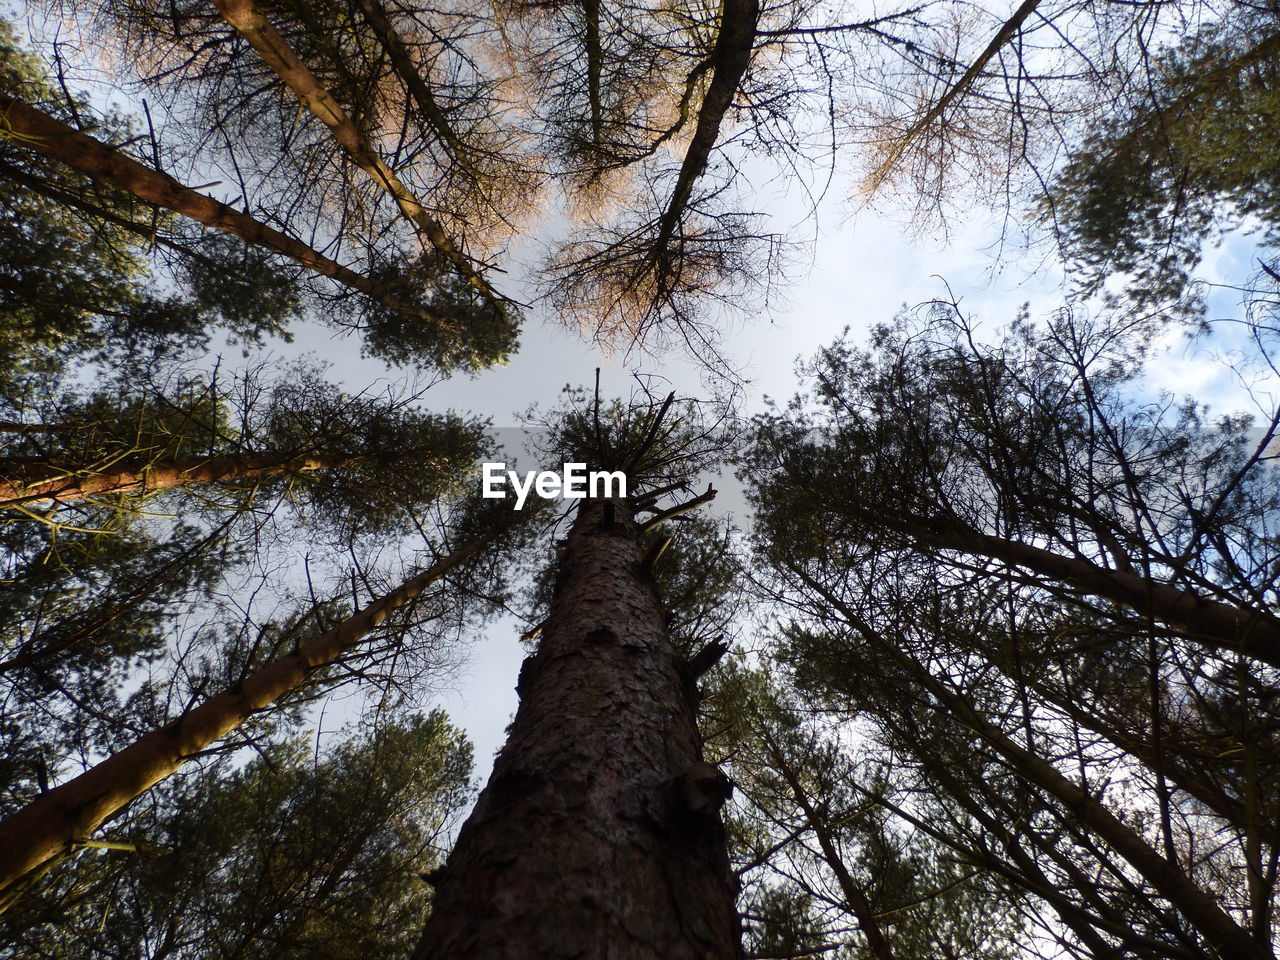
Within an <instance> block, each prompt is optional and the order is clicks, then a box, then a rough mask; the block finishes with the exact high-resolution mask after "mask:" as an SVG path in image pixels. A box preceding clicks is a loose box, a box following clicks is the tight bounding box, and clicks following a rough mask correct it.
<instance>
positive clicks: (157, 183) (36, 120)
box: [0, 93, 457, 337]
mask: <svg viewBox="0 0 1280 960" xmlns="http://www.w3.org/2000/svg"><path fill="white" fill-rule="evenodd" d="M0 134H7V135H8V139H9V141H10V142H12V143H17V144H18V145H20V146H22V147H25V148H26V149H28V150H31V151H32V152H34V153H39V154H42V155H43V156H46V157H49V158H51V159H53V160H57V161H59V162H60V163H65V164H66V165H67V166H69V167H71V168H73V169H75V170H79V171H80V172H81V173H83V174H85V175H87V176H88V177H90V178H91V179H93V180H95V181H97V182H99V183H105V184H107V185H108V186H112V187H115V188H116V189H117V190H123V191H125V192H126V193H131V194H133V195H134V196H135V197H138V198H139V199H141V200H145V201H146V202H147V203H150V204H152V205H153V206H157V207H162V208H163V209H165V210H172V211H173V212H174V213H178V214H181V215H182V216H184V217H188V218H190V219H192V220H195V221H196V222H197V223H201V224H204V225H205V226H206V227H213V228H215V229H217V230H222V231H225V232H226V233H230V234H234V235H235V236H237V237H239V238H240V239H241V240H245V241H247V242H249V243H252V244H256V245H258V246H261V247H265V248H267V249H268V250H273V251H274V252H276V253H279V254H282V255H283V256H286V257H288V258H289V259H290V260H293V261H295V262H296V263H300V264H302V265H303V266H304V267H306V268H308V269H309V270H313V271H314V272H316V273H320V274H323V275H324V276H326V277H330V278H332V279H333V280H336V281H337V282H338V283H340V284H342V285H343V286H345V287H349V288H351V289H352V290H358V291H360V292H361V293H363V294H365V295H366V296H368V297H369V298H371V299H373V300H375V301H377V302H378V303H380V304H382V305H383V306H384V307H386V308H387V309H389V310H394V311H395V312H396V313H401V314H404V315H405V316H410V317H413V318H415V319H417V320H421V321H423V322H424V323H426V324H428V325H429V326H433V327H437V328H439V329H440V330H441V331H443V332H444V333H446V334H448V335H450V336H455V337H456V336H457V328H456V327H455V326H454V325H453V324H451V323H448V322H446V321H445V320H443V319H442V318H440V317H438V316H435V315H434V314H432V313H430V312H428V311H426V310H424V309H422V308H421V307H417V306H414V305H412V304H407V303H403V302H401V301H400V300H397V299H396V298H395V297H393V296H391V295H390V294H388V293H387V292H386V291H385V290H383V289H382V287H381V286H380V285H379V284H378V283H376V282H374V281H373V280H372V279H370V278H369V277H367V276H365V275H364V274H361V273H356V272H355V271H354V270H351V269H350V268H348V267H344V266H343V265H342V264H340V263H338V262H337V261H335V260H331V259H330V258H329V257H326V256H325V255H324V254H322V253H320V252H319V251H317V250H313V249H312V248H311V247H309V246H307V245H306V244H305V243H303V242H302V241H300V240H297V239H295V238H293V237H291V236H288V235H287V234H284V233H281V232H280V231H279V230H275V229H273V228H272V227H269V226H267V225H266V224H265V223H262V222H261V221H259V220H256V219H254V218H253V217H251V216H249V214H247V213H241V212H240V211H239V210H236V209H234V208H232V207H229V206H227V205H226V204H225V203H222V202H220V201H218V200H215V199H213V197H207V196H205V195H204V194H203V193H200V192H198V191H196V190H192V189H191V188H190V187H186V186H183V185H182V184H181V183H179V182H178V181H177V180H175V179H173V177H171V176H169V175H168V174H167V173H161V172H160V171H159V170H153V169H152V168H151V167H148V166H145V165H144V164H141V163H139V162H138V161H137V160H134V159H133V158H132V157H129V156H126V155H125V154H123V153H121V152H120V151H119V150H114V149H112V148H111V147H109V146H107V145H106V144H105V143H103V142H102V141H100V140H95V139H94V138H93V137H90V136H88V135H86V134H83V133H80V132H79V131H77V130H73V129H72V128H71V127H69V126H67V125H66V124H65V123H63V122H62V121H61V120H58V119H57V118H56V117H51V116H49V115H48V114H46V113H42V112H40V111H39V110H37V109H35V108H34V107H32V106H31V105H30V104H27V103H24V102H23V101H21V100H18V99H15V98H13V97H10V96H8V95H6V94H4V93H0Z"/></svg>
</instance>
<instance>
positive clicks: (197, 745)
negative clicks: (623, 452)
mask: <svg viewBox="0 0 1280 960" xmlns="http://www.w3.org/2000/svg"><path fill="white" fill-rule="evenodd" d="M477 522H478V523H479V526H478V527H477V526H475V525H476V524H477ZM453 525H454V528H455V529H452V530H446V531H445V532H444V533H445V536H446V537H449V536H457V535H458V534H459V533H464V534H465V533H466V532H467V531H468V527H470V532H471V534H472V536H471V539H469V540H467V541H466V542H464V543H461V544H458V545H456V546H448V545H445V546H444V551H445V552H443V553H442V555H440V556H439V557H438V558H437V559H436V560H435V562H434V563H432V564H431V565H430V566H428V567H427V568H426V569H424V570H422V571H421V572H419V573H417V574H416V575H414V576H412V577H410V578H409V579H407V580H405V582H404V583H402V584H400V585H399V586H397V587H395V588H394V589H391V590H388V591H387V592H386V593H384V594H382V595H381V596H377V597H375V598H374V599H373V601H372V602H370V603H368V604H366V605H364V606H363V607H362V608H361V609H359V610H356V611H354V612H353V613H350V614H349V615H345V616H344V615H343V613H344V611H342V609H341V607H336V608H335V604H333V603H331V604H329V605H328V609H326V608H325V606H324V605H316V606H315V607H314V608H312V609H311V610H308V611H306V613H305V614H304V615H303V616H301V617H299V618H297V622H296V623H294V624H292V625H288V624H286V625H285V626H286V627H291V629H285V630H282V631H280V635H278V636H276V637H275V638H273V639H274V641H275V642H274V644H270V645H267V646H266V648H265V649H264V648H263V647H262V645H261V643H260V642H259V643H255V644H254V647H253V649H252V651H251V658H250V659H249V661H248V662H247V663H245V664H243V665H240V667H239V669H238V671H237V674H238V675H236V676H235V678H234V681H233V682H231V683H230V684H229V685H228V686H226V687H225V688H224V689H223V690H221V691H220V692H218V693H216V694H214V695H212V696H209V697H208V698H207V699H204V700H203V701H202V702H199V701H198V702H193V703H190V704H188V705H187V706H186V707H185V709H183V710H182V711H181V712H180V713H179V715H178V716H177V717H175V718H174V719H172V720H170V721H169V722H167V723H165V724H163V725H162V726H160V727H158V728H156V729H153V730H150V731H148V732H146V733H144V734H142V735H141V736H140V737H138V738H137V739H136V740H134V741H133V742H131V743H128V744H127V745H126V746H124V747H123V748H122V749H119V750H118V751H117V752H115V753H113V754H112V755H111V756H109V757H107V758H106V759H103V760H101V761H100V762H98V763H96V764H94V765H93V766H91V767H89V768H88V769H87V770H85V771H84V772H83V773H80V774H79V775H77V776H75V777H73V778H71V779H70V780H68V781H67V782H65V783H62V784H60V785H58V786H56V787H52V788H50V789H45V790H43V791H42V792H41V793H40V794H39V795H38V796H36V797H35V798H34V799H32V800H31V801H30V802H29V803H27V804H26V805H25V806H24V807H23V808H22V809H20V810H18V811H15V812H13V813H11V814H9V815H8V816H7V817H5V819H4V820H3V821H0V837H3V838H4V844H3V854H0V893H3V894H4V895H5V896H6V898H7V899H8V900H9V901H12V899H13V897H14V896H16V895H17V894H19V893H21V892H22V890H23V889H24V888H25V887H26V886H27V885H29V884H30V883H31V882H32V881H33V880H34V879H37V878H38V877H39V876H40V874H41V873H42V872H44V871H45V870H47V869H48V868H49V866H50V865H52V864H54V863H56V862H57V861H58V860H60V859H61V858H63V857H65V856H67V855H68V854H70V853H71V852H73V851H74V850H76V849H77V848H78V847H79V846H81V845H83V844H84V843H85V841H87V840H88V838H89V837H90V835H91V834H92V833H93V832H94V831H95V830H97V829H98V828H99V827H100V826H102V825H103V824H104V823H105V822H107V821H108V820H110V819H112V818H114V817H115V816H116V815H118V814H119V813H120V812H121V811H122V810H124V809H126V808H127V807H128V806H129V805H130V804H132V803H133V802H134V801H135V800H136V799H137V798H138V797H139V796H141V795H142V794H144V793H145V792H146V791H147V790H149V789H150V788H151V787H152V786H154V785H155V784H156V783H158V782H160V781H161V780H163V779H165V778H166V777H169V776H172V775H173V774H174V773H175V772H177V771H178V770H179V769H180V768H181V766H182V765H183V764H184V763H186V762H188V761H189V760H191V759H192V758H193V757H195V756H197V755H199V754H201V753H203V752H204V751H205V750H207V749H208V748H210V747H211V746H212V745H214V744H215V743H216V742H217V741H219V740H221V739H222V738H224V737H226V736H227V735H228V734H230V733H233V732H235V731H237V730H238V729H239V728H240V727H241V726H242V725H244V724H245V723H247V722H248V721H249V720H250V719H251V718H252V717H253V715H254V714H257V713H260V712H262V711H264V710H265V709H266V708H268V707H270V706H272V705H273V704H274V703H275V702H276V701H277V700H280V699H282V698H285V697H289V696H297V695H298V694H299V693H306V692H309V691H308V687H309V686H311V687H314V685H315V684H316V683H317V681H318V680H321V679H322V678H323V677H324V676H325V675H326V673H332V672H333V668H334V667H335V665H338V664H340V663H341V662H342V660H343V658H344V657H345V656H348V655H350V654H352V653H353V651H354V652H355V653H356V654H358V653H359V652H360V651H359V647H360V646H366V647H367V646H369V644H370V641H369V639H367V638H369V636H370V635H371V634H372V635H374V636H377V635H379V634H382V635H384V636H385V635H386V634H387V633H388V632H391V631H392V630H393V629H394V633H392V635H393V636H394V635H403V631H404V630H405V629H406V628H407V627H411V626H413V625H415V624H420V623H422V622H425V623H427V624H430V623H431V621H432V620H434V619H437V618H440V617H441V613H440V611H439V610H438V609H433V608H434V607H435V606H436V605H437V604H441V603H442V604H444V606H445V608H446V609H447V608H448V606H449V605H450V604H453V603H458V604H463V603H465V596H450V594H449V593H448V592H446V593H443V594H437V595H431V596H428V597H423V598H422V599H419V598H420V595H422V594H423V593H424V592H425V591H427V590H428V588H429V587H432V586H433V585H434V584H436V583H437V582H438V581H440V580H441V579H442V578H444V577H445V576H446V575H447V574H452V573H453V572H454V571H455V570H456V569H458V568H462V567H464V566H465V565H467V564H468V563H471V562H473V561H475V560H476V559H477V558H482V557H483V555H484V552H485V548H486V547H490V546H492V545H493V544H495V543H496V542H497V540H498V538H499V536H500V534H501V532H502V526H499V525H496V524H495V523H494V521H493V520H492V518H490V519H489V520H488V522H487V523H486V522H484V519H483V518H479V520H477V519H476V518H468V517H466V516H463V517H461V518H456V519H455V520H454V524H453ZM488 560H489V561H490V562H492V560H493V556H492V555H490V556H489V557H488ZM406 605H407V609H406V611H405V612H404V613H402V614H400V615H398V616H396V617H395V618H394V619H393V620H392V621H391V622H390V623H389V624H388V627H387V628H383V629H381V630H380V629H379V628H382V626H383V624H384V623H386V622H387V621H388V619H389V618H390V617H391V616H392V614H393V613H394V612H395V611H397V610H399V609H400V608H401V607H405V606H406ZM317 623H319V624H324V625H325V626H327V629H324V630H322V631H321V632H318V633H314V634H312V635H309V636H308V634H307V632H306V631H307V630H308V629H309V628H310V629H314V628H315V625H316V624H317ZM443 629H444V630H446V631H447V629H448V621H447V620H446V622H445V624H444V627H443ZM263 639H267V638H262V637H260V638H259V641H261V640H263ZM273 646H274V647H275V649H274V650H273V649H272V647H273ZM232 669H235V667H234V666H233V667H232Z"/></svg>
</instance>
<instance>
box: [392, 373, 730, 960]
mask: <svg viewBox="0 0 1280 960" xmlns="http://www.w3.org/2000/svg"><path fill="white" fill-rule="evenodd" d="M673 399H674V395H672V396H671V397H668V398H667V400H666V401H665V403H663V404H662V405H660V406H659V405H656V404H655V405H653V406H651V407H650V408H649V409H648V410H645V411H642V412H635V413H629V412H628V411H626V410H623V409H613V410H606V411H603V412H601V411H600V409H599V401H598V400H597V401H596V405H595V407H594V408H593V409H592V408H586V407H585V406H580V407H579V408H578V409H577V410H574V411H571V412H569V413H568V414H567V415H566V416H565V418H564V421H563V423H562V424H561V425H560V429H559V431H558V437H559V439H560V441H561V443H560V445H559V446H560V449H561V450H562V451H563V452H565V453H569V452H572V455H573V456H575V457H577V456H582V457H584V458H586V459H585V460H584V462H587V463H589V464H590V467H591V468H594V469H606V470H607V469H620V470H623V471H625V473H626V475H627V478H628V489H627V496H625V497H624V496H616V495H614V496H600V497H588V498H585V499H583V500H582V502H581V504H580V505H579V506H578V508H577V510H576V515H575V519H574V521H573V524H572V526H571V528H570V530H569V533H568V536H567V538H566V539H565V541H564V543H563V547H562V549H561V550H560V551H559V555H558V557H557V559H556V561H555V569H556V575H555V586H554V589H553V593H552V597H551V602H550V607H549V610H548V612H547V615H546V619H545V620H544V621H543V623H542V626H541V628H540V637H539V640H538V646H537V649H536V651H535V652H534V653H533V654H532V655H531V656H529V657H528V658H527V659H526V660H525V662H524V665H523V666H522V667H521V671H520V681H519V683H518V685H517V690H518V692H519V694H520V707H519V709H518V710H517V713H516V717H515V719H514V720H513V721H512V724H511V728H510V733H509V736H508V738H507V742H506V744H505V746H504V747H503V749H502V752H501V753H500V754H499V756H498V758H497V760H496V761H495V764H494V770H493V774H492V776H491V777H490V778H489V783H488V785H487V786H486V787H485V789H484V790H483V791H482V792H481V794H480V797H479V799H478V800H477V802H476V806H475V808H474V809H473V810H472V812H471V814H470V816H468V818H467V820H466V822H465V823H464V824H463V826H462V829H461V830H460V832H459V834H458V839H457V842H456V844H455V845H454V848H453V850H452V852H451V853H450V855H449V859H448V860H447V861H446V863H445V866H444V868H443V869H442V870H441V871H440V873H439V874H437V875H436V877H435V883H436V898H435V903H434V906H433V909H432V913H431V916H430V918H429V919H428V921H427V927H426V931H425V932H424V934H423V937H422V940H421V941H420V943H419V944H418V948H417V950H416V952H415V954H414V956H416V957H433V956H454V955H466V956H471V957H500V956H501V957H516V956H552V955H555V954H557V953H560V954H563V953H565V952H572V953H579V952H585V953H587V954H590V955H600V954H603V953H604V952H606V951H607V952H608V953H609V954H610V955H614V956H629V957H737V956H739V955H740V949H741V948H740V945H739V934H738V920H737V917H736V916H735V914H734V909H733V900H734V889H733V886H732V883H731V881H730V875H729V863H728V857H727V855H726V852H725V845H724V844H725V838H724V830H723V826H722V824H721V822H720V812H719V811H720V807H721V805H722V804H723V803H724V802H725V800H726V799H727V798H728V796H729V792H730V786H729V783H728V781H727V779H726V778H725V777H724V775H723V774H721V773H720V772H719V771H718V770H717V769H716V768H715V767H713V766H711V765H710V764H708V763H706V762H705V760H703V757H702V748H701V738H700V736H699V733H698V728H697V722H696V709H697V699H698V698H697V691H696V684H697V679H698V677H697V670H696V669H692V668H691V666H690V664H693V663H694V662H695V661H696V659H697V658H696V657H695V658H693V659H692V660H684V659H683V658H681V657H679V656H678V655H677V653H676V651H675V649H674V647H673V645H672V643H671V641H670V639H669V637H668V634H667V628H666V624H665V622H664V616H663V608H662V604H661V601H660V600H659V598H658V596H657V594H656V592H655V589H654V585H653V582H652V579H651V578H652V574H651V567H652V566H653V564H654V562H655V560H656V559H657V557H658V555H659V554H660V552H661V550H660V549H659V544H660V543H661V541H659V544H652V545H649V546H648V547H646V543H645V540H646V538H645V533H646V532H647V530H648V529H651V528H653V527H654V526H656V525H657V524H656V521H657V520H660V519H661V518H662V517H663V516H664V513H666V514H668V515H670V511H663V512H658V513H657V514H656V516H655V517H654V518H652V519H650V520H649V521H647V522H644V523H641V522H639V521H638V520H637V513H638V512H639V511H640V509H641V508H642V507H647V508H648V509H650V510H655V509H656V507H655V505H654V503H653V496H652V494H653V493H654V492H655V491H660V490H662V489H663V488H665V487H669V486H670V485H672V484H675V485H676V486H677V487H679V486H683V485H685V484H687V483H689V482H690V481H691V479H692V477H693V475H694V474H695V472H696V470H697V468H698V467H699V466H700V465H701V464H703V463H705V462H706V458H707V453H708V450H707V444H708V438H707V437H706V436H705V435H700V431H699V430H698V428H697V427H696V426H686V427H683V428H681V427H679V426H677V425H675V424H673V423H671V422H669V421H668V420H667V415H668V411H669V409H670V408H671V406H672V401H673ZM646 492H648V494H649V496H646ZM703 499H705V498H703ZM719 652H721V653H722V652H723V648H720V651H719ZM703 666H704V668H705V667H706V666H709V665H707V664H704V665H703ZM479 916H486V917H488V918H489V919H488V922H486V923H476V918H477V917H479Z"/></svg>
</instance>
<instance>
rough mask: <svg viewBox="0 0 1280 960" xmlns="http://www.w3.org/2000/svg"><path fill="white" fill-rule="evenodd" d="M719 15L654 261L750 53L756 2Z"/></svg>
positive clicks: (703, 164) (732, 5)
mask: <svg viewBox="0 0 1280 960" xmlns="http://www.w3.org/2000/svg"><path fill="white" fill-rule="evenodd" d="M723 11H724V12H723V14H722V15H721V17H720V32H719V33H718V34H717V35H716V43H715V46H714V47H713V48H712V50H711V57H710V63H711V65H712V71H711V82H710V83H709V84H708V85H707V92H706V95H705V96H704V97H703V98H702V105H701V107H699V109H698V122H697V124H696V126H695V127H694V131H693V136H692V137H691V138H690V140H689V147H688V149H687V150H686V151H685V154H684V160H682V161H681V163H680V172H679V174H677V176H676V183H675V186H674V187H673V188H672V190H671V199H670V200H669V201H668V202H667V209H666V210H665V211H664V213H663V214H662V218H661V219H660V220H659V221H658V238H657V240H656V241H655V242H654V249H655V251H656V256H657V258H658V259H664V258H665V257H666V247H667V244H669V243H670V242H671V238H672V237H673V236H674V235H675V232H676V226H677V224H679V222H680V219H681V218H682V217H683V216H684V211H685V208H686V207H687V206H688V205H689V197H690V196H692V194H693V185H694V183H696V182H697V180H698V178H699V177H701V176H702V174H703V173H704V172H705V171H706V169H707V161H708V160H709V159H710V157H711V150H712V148H713V147H715V145H716V140H717V139H718V138H719V136H720V125H721V124H722V123H723V122H724V118H725V115H726V114H727V113H728V112H729V107H730V106H731V105H732V103H733V98H734V96H735V95H736V94H737V92H738V87H739V85H740V84H741V83H742V78H743V76H744V75H745V74H746V72H747V67H748V66H749V65H750V64H751V53H752V51H753V50H754V49H755V40H756V24H757V22H758V21H759V19H760V3H759V0H724V6H723Z"/></svg>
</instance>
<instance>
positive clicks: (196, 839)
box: [0, 712, 472, 960]
mask: <svg viewBox="0 0 1280 960" xmlns="http://www.w3.org/2000/svg"><path fill="white" fill-rule="evenodd" d="M471 764H472V757H471V746H470V744H469V743H468V742H467V741H466V739H465V738H464V737H463V736H462V734H461V733H459V732H458V731H457V730H456V729H455V728H454V727H452V726H451V725H450V724H449V723H448V721H447V719H446V717H445V715H444V714H443V713H441V712H435V713H432V714H430V715H429V716H422V715H414V716H409V717H406V718H404V719H403V720H401V721H397V722H388V723H383V724H381V725H379V726H378V727H376V728H372V729H368V730H364V731H362V732H361V733H360V734H359V735H357V736H350V737H348V738H347V739H344V740H341V741H339V742H337V743H335V744H333V745H332V746H330V747H328V748H327V749H326V750H325V751H324V752H323V753H322V754H320V755H319V756H313V752H312V748H311V745H309V744H308V743H306V742H305V741H302V742H296V743H292V744H288V743H282V744H277V745H274V746H269V747H267V748H265V749H264V751H263V752H262V754H261V756H260V757H259V758H257V759H254V760H252V761H250V762H249V763H248V764H246V765H245V766H243V767H241V768H240V769H237V770H231V769H229V764H228V763H227V762H225V761H224V762H222V763H219V764H217V765H215V766H214V767H213V768H212V769H210V770H208V771H205V772H204V773H202V774H198V775H195V776H191V777H187V778H184V779H183V780H182V781H181V782H180V783H178V784H176V785H174V786H172V787H170V788H166V789H165V790H163V791H162V792H161V793H160V795H159V796H157V797H156V799H155V801H154V802H153V803H152V804H150V805H149V807H148V808H147V809H146V810H145V811H142V812H140V813H139V814H137V815H135V816H134V817H132V818H131V819H130V821H129V822H128V824H127V825H125V826H124V827H123V828H122V829H120V830H118V831H116V835H117V838H118V842H119V843H122V844H132V845H133V846H134V847H135V848H136V849H135V850H134V852H128V851H127V850H108V849H86V850H84V851H82V852H81V853H80V854H78V855H77V857H76V859H75V861H74V862H73V863H71V864H69V865H68V866H66V867H65V868H63V869H62V870H60V871H58V872H56V873H55V874H53V875H51V876H50V877H49V878H47V879H46V880H45V881H44V882H43V883H42V884H41V885H40V886H39V887H38V888H37V889H36V890H35V891H33V892H32V894H31V895H30V896H29V898H28V900H27V901H26V902H24V904H23V907H22V911H21V912H20V913H16V914H10V915H9V916H7V917H6V918H5V922H4V924H3V926H0V955H3V956H10V957H19V956H22V957H32V956H40V957H48V958H55V957H57V958H63V957H65V958H67V960H70V958H73V957H74V958H77V960H79V958H97V957H101V958H112V960H125V958H139V960H141V958H146V957H151V958H154V957H158V956H165V957H174V958H182V957H191V958H197V957H215V956H216V957H240V958H244V960H253V958H263V960H265V958H272V960H286V958H303V957H307V958H310V957H317V956H322V957H326V958H332V960H340V958H350V960H357V958H359V960H363V958H365V957H371V956H405V955H407V954H408V952H409V949H410V948H411V946H412V944H413V941H414V939H415V938H416V936H417V932H418V929H419V925H420V922H421V918H422V916H423V914H424V913H425V911H426V910H427V908H428V904H429V901H430V886H429V885H428V884H427V883H426V882H425V881H424V880H423V878H422V874H423V873H424V872H425V871H427V870H429V869H430V868H431V867H432V866H433V865H435V863H436V862H437V861H438V859H439V857H440V855H441V853H442V844H443V842H444V841H445V838H446V834H447V831H448V830H449V828H450V827H451V826H452V825H453V823H454V821H455V818H456V817H457V815H458V814H459V812H460V811H461V809H462V808H463V806H464V805H465V804H466V803H467V802H468V801H469V799H470V795H471V785H470V774H471Z"/></svg>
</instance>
